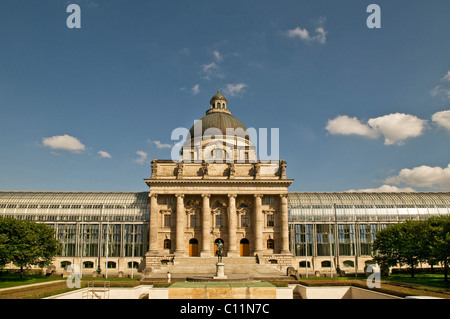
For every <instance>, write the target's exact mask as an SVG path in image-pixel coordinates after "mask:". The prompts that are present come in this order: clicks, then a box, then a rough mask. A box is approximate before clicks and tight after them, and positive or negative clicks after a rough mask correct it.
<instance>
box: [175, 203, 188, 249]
mask: <svg viewBox="0 0 450 319" xmlns="http://www.w3.org/2000/svg"><path fill="white" fill-rule="evenodd" d="M175 196H176V197H177V224H176V230H175V232H176V237H175V252H174V253H175V255H178V256H183V255H184V224H185V221H184V220H185V216H184V215H185V214H184V195H183V194H176V195H175Z"/></svg>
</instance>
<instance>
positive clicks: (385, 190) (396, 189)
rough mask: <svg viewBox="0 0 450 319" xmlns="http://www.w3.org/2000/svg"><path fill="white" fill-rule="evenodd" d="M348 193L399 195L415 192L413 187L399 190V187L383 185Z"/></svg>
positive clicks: (352, 190)
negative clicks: (400, 193)
mask: <svg viewBox="0 0 450 319" xmlns="http://www.w3.org/2000/svg"><path fill="white" fill-rule="evenodd" d="M347 192H353V193H399V192H415V190H414V189H412V188H411V187H406V188H399V187H397V186H392V185H382V186H380V187H378V188H366V189H358V190H354V189H351V190H348V191H347Z"/></svg>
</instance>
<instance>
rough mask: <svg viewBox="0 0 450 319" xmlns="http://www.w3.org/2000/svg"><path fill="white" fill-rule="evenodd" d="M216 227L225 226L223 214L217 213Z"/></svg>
mask: <svg viewBox="0 0 450 319" xmlns="http://www.w3.org/2000/svg"><path fill="white" fill-rule="evenodd" d="M216 227H219V228H221V227H223V216H222V214H217V215H216Z"/></svg>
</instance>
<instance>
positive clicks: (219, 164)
mask: <svg viewBox="0 0 450 319" xmlns="http://www.w3.org/2000/svg"><path fill="white" fill-rule="evenodd" d="M180 153H181V155H180V159H178V160H163V159H154V160H152V161H151V164H150V167H149V168H150V172H149V176H147V178H145V183H146V184H147V185H148V187H149V189H148V191H146V192H141V193H136V192H39V191H36V192H16V191H1V192H0V216H3V217H12V218H17V219H28V220H33V221H35V222H39V223H45V224H48V225H49V226H51V227H52V228H54V230H55V233H56V236H57V238H58V240H59V241H60V242H61V244H62V248H63V249H62V253H61V255H60V256H58V257H56V258H55V260H54V263H53V265H51V266H50V267H49V269H47V272H50V271H53V272H55V273H56V274H59V273H61V274H64V272H65V270H66V269H67V266H69V265H77V266H78V267H80V268H81V269H82V273H83V276H92V275H94V276H95V275H102V276H105V275H107V276H136V277H138V276H141V277H148V278H151V277H152V276H158V275H162V274H163V273H164V272H165V271H167V270H168V269H170V271H172V272H174V273H177V270H178V272H179V273H186V272H194V273H197V274H198V273H202V272H205V273H208V272H210V269H212V268H211V267H213V266H214V264H215V262H216V261H217V257H216V250H217V245H218V244H219V243H222V245H223V248H224V262H225V264H226V265H227V264H229V265H234V268H233V267H230V268H229V271H230V272H233V271H234V272H236V273H239V274H241V275H242V276H243V275H245V273H246V269H251V270H252V275H254V274H255V273H258V272H259V273H267V274H269V273H270V271H268V269H272V270H273V271H274V273H275V272H279V273H280V274H281V273H284V274H285V273H286V269H287V268H288V267H293V268H294V269H295V270H297V271H298V273H300V274H302V275H305V274H307V275H310V276H323V275H326V276H331V275H333V274H335V273H336V269H337V268H339V269H341V270H343V271H345V272H346V273H355V272H356V273H358V272H359V273H362V272H364V269H365V267H366V266H367V265H368V264H371V263H372V262H371V260H372V258H371V254H372V243H373V240H374V238H375V233H376V232H377V231H378V230H380V229H383V228H385V227H387V226H388V225H389V224H392V223H398V222H402V221H405V220H409V219H426V218H429V217H431V216H439V215H446V214H450V193H449V192H408V193H362V192H332V193H329V192H301V193H300V192H289V191H288V188H289V186H290V185H291V184H292V183H293V180H292V179H289V174H288V171H287V163H286V161H284V160H282V159H280V160H277V161H270V162H266V161H261V160H259V159H258V158H257V156H256V146H255V145H254V144H253V143H252V141H251V139H250V136H249V134H248V130H247V128H246V127H245V126H244V124H242V122H241V121H239V120H238V119H237V118H236V117H234V116H232V115H231V111H230V110H229V108H228V102H227V100H226V98H225V97H224V96H223V95H222V94H220V93H219V92H218V93H217V94H215V95H214V96H213V97H212V98H211V100H210V107H209V109H207V110H206V114H205V116H204V117H202V118H201V119H200V120H198V121H197V122H196V123H195V124H194V125H193V127H192V128H191V129H190V130H189V134H188V136H187V138H186V141H185V142H184V144H183V146H182V148H181V152H180ZM9 267H13V265H9ZM183 267H184V268H183ZM208 267H209V268H208ZM258 267H260V268H258ZM264 267H265V268H264ZM259 269H260V270H259ZM226 271H227V270H226ZM248 273H249V276H250V271H248ZM271 274H272V273H271Z"/></svg>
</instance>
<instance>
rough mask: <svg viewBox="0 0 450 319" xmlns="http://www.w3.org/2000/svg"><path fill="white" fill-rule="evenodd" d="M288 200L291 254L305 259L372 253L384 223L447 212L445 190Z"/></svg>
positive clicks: (449, 205) (313, 195) (449, 204)
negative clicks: (376, 237) (374, 242)
mask: <svg viewBox="0 0 450 319" xmlns="http://www.w3.org/2000/svg"><path fill="white" fill-rule="evenodd" d="M288 198H289V201H288V207H289V224H290V244H291V252H292V253H293V254H294V256H304V257H308V256H318V257H320V256H323V257H325V256H355V257H357V256H370V255H371V254H372V243H373V241H374V239H375V233H376V232H377V231H378V230H381V229H383V228H384V227H386V226H387V225H389V224H391V223H398V222H402V221H405V220H410V219H415V220H419V219H427V218H429V217H432V216H439V215H446V214H450V193H448V192H433V193H431V192H430V193H429V192H420V193H419V192H411V193H358V192H345V193H319V192H317V193H289V197H288ZM335 243H338V245H335ZM305 247H308V251H306V249H305Z"/></svg>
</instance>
